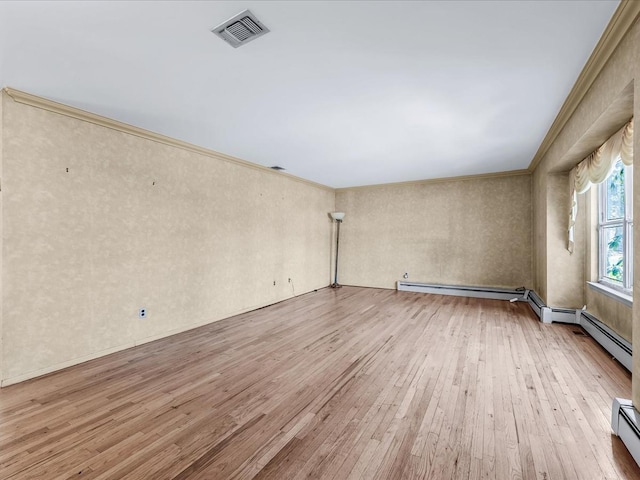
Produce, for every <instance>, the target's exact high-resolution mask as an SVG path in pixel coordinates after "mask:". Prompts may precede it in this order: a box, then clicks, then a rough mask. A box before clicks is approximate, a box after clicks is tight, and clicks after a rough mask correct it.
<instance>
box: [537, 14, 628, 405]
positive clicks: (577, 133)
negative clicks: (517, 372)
mask: <svg viewBox="0 0 640 480" xmlns="http://www.w3.org/2000/svg"><path fill="white" fill-rule="evenodd" d="M639 32H640V24H639V23H638V22H636V24H635V25H634V26H633V27H632V30H631V31H630V32H629V33H628V34H627V35H626V36H625V38H624V39H623V40H622V42H621V43H620V45H619V46H618V48H617V49H616V51H615V52H614V53H613V55H612V56H611V57H610V59H609V61H608V63H607V64H606V65H605V67H604V69H603V70H602V72H601V73H600V75H599V76H598V77H597V79H596V80H595V82H594V83H593V85H592V86H591V88H590V89H589V91H588V92H587V93H586V95H585V97H584V98H583V100H582V102H581V103H580V104H579V105H578V107H577V109H576V111H575V113H574V114H573V115H572V117H571V118H570V120H569V121H568V122H567V124H566V125H565V126H564V128H563V130H562V131H561V132H560V134H559V135H558V137H557V138H556V139H555V141H554V142H553V143H552V145H551V146H550V148H549V150H548V151H547V152H546V154H545V155H544V157H543V158H542V160H541V162H540V164H539V165H538V166H537V167H536V169H535V171H534V174H533V177H534V180H533V184H534V195H533V199H534V218H535V219H536V221H535V233H534V238H535V240H534V241H535V247H534V252H535V264H536V267H535V271H536V282H535V289H536V290H537V291H538V293H540V294H541V296H542V298H543V299H544V300H545V301H546V303H547V304H549V305H551V306H557V307H575V308H579V307H581V306H582V305H584V304H587V309H588V310H589V311H590V312H592V313H594V314H596V312H597V313H598V314H596V316H598V318H599V319H600V320H602V321H603V322H604V323H607V324H608V325H609V326H611V327H612V328H613V329H614V330H616V331H619V332H620V333H621V334H623V336H624V335H627V336H628V335H629V332H631V326H632V325H631V324H632V322H631V316H630V315H629V312H628V311H625V310H624V309H620V308H613V307H612V306H611V305H609V299H607V298H606V297H604V296H603V295H601V294H599V293H597V292H590V293H589V294H588V296H587V294H586V287H585V280H586V277H585V272H586V271H587V263H588V262H589V261H590V255H589V252H588V251H587V248H588V244H589V243H590V242H589V241H588V236H589V232H588V230H587V229H586V228H587V227H586V225H587V217H586V210H587V208H586V207H587V204H586V201H585V199H584V197H581V198H580V200H579V216H578V225H577V228H576V247H575V251H574V254H573V255H569V253H568V252H567V251H566V234H565V233H564V231H563V230H564V226H563V224H566V221H567V215H568V206H567V205H568V203H567V200H568V198H567V196H568V191H567V188H568V187H564V185H563V184H565V179H566V173H567V172H568V170H569V169H570V168H571V166H572V165H575V164H576V163H577V162H578V161H579V159H577V158H575V152H576V146H577V145H580V146H582V147H583V146H585V145H586V142H588V141H589V140H590V139H591V140H593V142H594V144H593V145H590V148H591V149H595V148H597V147H598V146H599V144H596V143H597V142H596V137H597V135H594V134H593V126H594V125H597V126H598V128H597V129H596V130H598V131H599V132H600V133H601V132H602V129H603V127H605V128H609V134H611V133H613V131H614V130H615V129H616V127H620V125H613V124H612V125H609V126H608V127H607V125H606V122H607V120H606V118H605V117H606V115H605V112H607V110H608V109H611V105H614V104H616V102H618V101H619V99H620V98H621V97H624V92H625V87H628V86H629V84H630V82H633V81H634V78H636V75H637V70H638V67H637V65H638V62H637V58H638V54H639V52H638V35H639ZM635 89H636V93H635V99H638V93H637V92H638V90H637V84H636V87H635ZM637 104H638V102H637V100H635V113H636V117H637ZM614 113H615V112H614ZM630 113H632V112H630ZM609 116H610V117H611V118H613V117H615V115H613V114H609ZM628 116H630V114H629V115H628ZM627 119H628V117H627ZM635 137H636V141H637V138H638V135H636V136H635ZM602 141H603V140H602ZM636 151H638V150H636ZM585 156H586V153H585ZM637 171H638V169H636V172H637ZM559 173H560V175H558V174H559ZM636 174H637V173H636ZM638 181H640V179H639V180H638ZM635 183H636V185H639V184H640V183H638V182H635ZM560 188H562V189H564V191H558V190H557V189H560ZM636 192H637V193H636V195H635V197H636V199H637V198H638V193H640V192H638V190H636ZM638 208H640V207H638ZM636 211H638V210H636ZM635 238H640V237H638V235H636V236H635ZM639 250H640V247H638V248H635V251H636V252H638V251H639ZM636 265H638V263H637V262H636ZM637 274H638V275H640V272H637ZM635 290H636V291H637V288H636V289H635ZM637 370H638V371H639V372H640V368H639V369H637ZM638 399H639V400H640V397H639V398H638Z"/></svg>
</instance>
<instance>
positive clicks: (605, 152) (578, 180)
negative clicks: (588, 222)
mask: <svg viewBox="0 0 640 480" xmlns="http://www.w3.org/2000/svg"><path fill="white" fill-rule="evenodd" d="M618 158H620V159H621V160H622V163H624V164H625V165H633V118H632V119H631V120H629V123H627V124H626V125H625V126H624V127H622V128H621V129H620V130H618V131H617V132H616V133H614V134H613V135H612V136H611V137H610V138H609V140H607V141H606V142H605V143H603V144H602V145H601V146H600V147H599V148H598V149H596V150H595V151H594V152H593V153H592V154H591V155H589V156H588V157H587V158H585V159H584V160H583V161H581V162H580V163H579V164H578V165H576V166H575V167H574V168H573V169H572V170H571V175H570V178H569V185H570V189H571V191H570V194H569V199H570V205H569V232H568V233H569V237H568V242H567V250H569V252H571V253H573V238H574V226H575V223H576V216H577V214H578V193H585V192H586V191H588V190H589V189H590V188H591V186H592V185H597V184H599V183H602V182H604V181H605V180H606V178H607V177H608V176H609V175H611V172H612V171H613V168H614V167H615V165H616V162H617V161H618Z"/></svg>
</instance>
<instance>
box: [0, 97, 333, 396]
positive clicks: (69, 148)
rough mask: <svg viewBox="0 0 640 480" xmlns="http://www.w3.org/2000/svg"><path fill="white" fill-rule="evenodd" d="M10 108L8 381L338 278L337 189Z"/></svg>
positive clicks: (5, 187)
mask: <svg viewBox="0 0 640 480" xmlns="http://www.w3.org/2000/svg"><path fill="white" fill-rule="evenodd" d="M3 109H4V120H5V121H4V131H3V139H4V159H3V160H4V165H3V175H2V195H3V197H4V198H3V199H2V200H3V203H4V205H3V207H4V208H3V222H4V235H3V246H2V248H3V250H2V258H3V259H4V264H3V266H2V279H3V289H2V302H3V305H2V313H3V318H4V322H3V327H2V332H3V338H4V351H3V357H2V358H3V361H2V364H3V377H2V379H3V380H4V383H5V384H8V383H12V382H14V381H18V380H22V379H25V378H28V377H31V376H34V375H37V374H41V373H44V372H47V371H50V370H53V369H56V368H60V367H64V366H66V365H69V364H73V363H77V362H78V361H82V360H84V359H88V358H92V357H95V356H99V355H101V354H105V353H108V352H111V351H115V350H119V349H122V348H126V347H129V346H132V345H135V344H139V343H142V342H145V341H148V340H151V339H155V338H159V337H163V336H166V335H169V334H171V333H175V332H178V331H182V330H186V329H189V328H193V327H195V326H198V325H202V324H206V323H209V322H212V321H215V320H218V319H221V318H225V317H229V316H231V315H234V314H236V313H239V312H243V311H246V310H250V309H254V308H257V307H261V306H264V305H267V304H271V303H274V302H277V301H280V300H283V299H286V298H289V297H291V296H293V295H294V294H295V295H298V294H301V293H305V292H309V291H312V290H314V289H318V288H321V287H325V286H326V285H327V284H328V283H329V278H330V265H329V261H328V259H329V257H330V249H331V222H330V219H329V218H328V216H327V213H328V212H330V211H332V210H333V209H334V201H335V196H334V192H333V190H331V189H328V188H322V187H319V186H314V185H310V184H308V183H305V182H302V181H297V180H295V179H292V178H290V177H288V176H286V175H282V174H278V173H276V172H272V171H270V170H268V169H260V168H250V167H247V166H244V165H239V164H237V163H233V162H229V161H224V160H220V159H218V158H213V157H210V156H205V155H201V154H197V153H194V152H190V151H187V150H184V149H181V148H177V147H173V146H169V145H164V144H161V143H158V142H155V141H151V140H148V139H144V138H140V137H137V136H133V135H130V134H126V133H122V132H119V131H115V130H113V129H110V128H105V127H102V126H98V125H94V124H92V123H89V122H85V121H81V120H78V119H76V118H70V117H68V116H64V115H60V114H56V113H52V112H49V111H46V110H43V109H40V108H34V107H32V106H27V105H23V104H20V103H16V102H15V101H14V100H13V99H11V98H10V97H9V96H7V95H6V94H3ZM67 169H68V172H67ZM289 279H291V282H289ZM274 282H275V285H274ZM140 307H145V308H147V310H148V317H147V318H145V319H139V318H138V309H139V308H140Z"/></svg>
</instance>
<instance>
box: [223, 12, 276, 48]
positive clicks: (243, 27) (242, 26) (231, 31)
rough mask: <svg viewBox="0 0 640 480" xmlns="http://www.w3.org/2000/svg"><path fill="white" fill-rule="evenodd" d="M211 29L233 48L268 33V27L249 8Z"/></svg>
mask: <svg viewBox="0 0 640 480" xmlns="http://www.w3.org/2000/svg"><path fill="white" fill-rule="evenodd" d="M211 31H212V32H213V33H215V34H216V35H217V36H219V37H220V38H222V39H223V40H224V41H225V42H227V43H228V44H229V45H231V46H232V47H233V48H238V47H239V46H241V45H244V44H245V43H249V42H250V41H251V40H255V39H256V38H258V37H261V36H262V35H264V34H265V33H269V29H268V28H267V27H265V26H264V24H263V23H262V22H260V20H258V19H257V18H256V16H255V15H254V14H253V13H251V11H249V10H245V11H244V12H240V13H239V14H237V15H236V16H234V17H232V18H230V19H229V20H227V21H226V22H222V23H221V24H220V25H218V26H217V27H215V28H214V29H213V30H211Z"/></svg>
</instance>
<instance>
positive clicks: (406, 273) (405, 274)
mask: <svg viewBox="0 0 640 480" xmlns="http://www.w3.org/2000/svg"><path fill="white" fill-rule="evenodd" d="M402 278H404V279H405V280H406V279H407V278H409V272H404V275H402Z"/></svg>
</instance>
